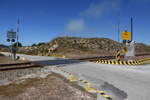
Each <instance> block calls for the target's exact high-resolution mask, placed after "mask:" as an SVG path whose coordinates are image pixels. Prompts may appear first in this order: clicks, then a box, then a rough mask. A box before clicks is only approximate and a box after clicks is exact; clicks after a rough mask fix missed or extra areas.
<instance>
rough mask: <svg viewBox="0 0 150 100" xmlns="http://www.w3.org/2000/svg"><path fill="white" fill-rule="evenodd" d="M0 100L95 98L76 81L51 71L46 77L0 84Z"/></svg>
mask: <svg viewBox="0 0 150 100" xmlns="http://www.w3.org/2000/svg"><path fill="white" fill-rule="evenodd" d="M0 100H96V97H95V95H94V94H90V93H88V92H86V91H84V89H83V88H81V87H79V86H78V85H77V84H76V83H70V82H68V80H66V79H65V78H64V77H63V76H60V75H58V74H55V73H52V74H50V75H48V76H47V77H46V78H30V79H26V80H25V81H23V82H21V83H19V84H17V83H11V84H9V85H5V86H0Z"/></svg>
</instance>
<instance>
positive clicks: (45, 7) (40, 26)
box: [0, 0, 150, 46]
mask: <svg viewBox="0 0 150 100" xmlns="http://www.w3.org/2000/svg"><path fill="white" fill-rule="evenodd" d="M149 5H150V0H0V44H5V45H9V44H10V43H9V42H7V41H6V39H7V37H6V33H7V31H9V30H11V29H14V30H16V28H17V20H18V19H19V20H20V25H19V30H20V31H19V41H20V42H21V43H22V44H23V45H26V46H27V45H32V44H33V43H39V42H48V41H50V40H52V39H54V38H56V37H58V36H78V37H87V38H91V37H100V38H101V37H104V38H111V39H113V40H115V41H118V23H119V29H120V34H121V32H123V31H125V30H128V31H129V32H130V19H131V17H132V18H133V22H134V24H133V26H134V29H133V40H134V41H136V42H142V43H146V44H148V45H150V39H149V37H150V19H149V18H150V6H149ZM119 37H120V38H119V41H120V42H121V41H122V40H121V35H120V36H119Z"/></svg>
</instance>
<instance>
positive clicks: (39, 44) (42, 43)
mask: <svg viewBox="0 0 150 100" xmlns="http://www.w3.org/2000/svg"><path fill="white" fill-rule="evenodd" d="M44 44H45V43H44V42H40V43H38V44H37V46H41V45H44Z"/></svg>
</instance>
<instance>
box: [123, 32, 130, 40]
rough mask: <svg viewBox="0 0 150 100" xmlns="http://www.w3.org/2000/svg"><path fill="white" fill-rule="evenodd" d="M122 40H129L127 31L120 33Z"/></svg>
mask: <svg viewBox="0 0 150 100" xmlns="http://www.w3.org/2000/svg"><path fill="white" fill-rule="evenodd" d="M122 40H131V34H130V32H127V31H124V32H122Z"/></svg>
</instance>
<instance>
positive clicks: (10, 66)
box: [0, 62, 43, 71]
mask: <svg viewBox="0 0 150 100" xmlns="http://www.w3.org/2000/svg"><path fill="white" fill-rule="evenodd" d="M38 67H43V66H42V65H40V64H35V63H33V62H25V63H12V64H0V71H8V70H19V69H26V68H38Z"/></svg>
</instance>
